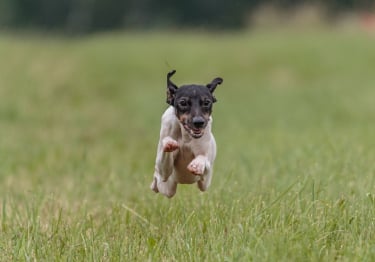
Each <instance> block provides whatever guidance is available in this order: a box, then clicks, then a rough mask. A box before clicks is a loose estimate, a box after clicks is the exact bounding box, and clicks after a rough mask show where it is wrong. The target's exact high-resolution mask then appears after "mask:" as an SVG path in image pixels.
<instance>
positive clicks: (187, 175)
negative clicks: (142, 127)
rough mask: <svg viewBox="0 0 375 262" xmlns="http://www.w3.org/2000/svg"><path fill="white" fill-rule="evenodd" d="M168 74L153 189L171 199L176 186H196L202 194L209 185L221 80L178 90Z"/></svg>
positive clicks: (170, 73)
mask: <svg viewBox="0 0 375 262" xmlns="http://www.w3.org/2000/svg"><path fill="white" fill-rule="evenodd" d="M175 72H176V70H173V71H171V72H169V73H168V75H167V103H168V104H169V105H170V106H169V107H168V109H167V110H166V111H165V112H164V114H163V116H162V118H161V130H160V140H159V144H158V149H157V156H156V164H155V173H154V179H153V181H152V184H151V189H152V190H153V191H155V192H156V193H158V192H160V193H162V194H163V195H165V196H167V197H169V198H171V197H173V196H174V195H175V194H176V190H177V184H193V183H197V185H198V188H199V189H200V190H201V191H206V190H207V188H208V187H209V186H210V183H211V178H212V169H213V164H214V161H215V157H216V142H215V138H214V136H213V134H212V133H211V125H212V117H211V113H212V105H213V103H215V102H216V98H215V97H214V95H213V92H214V91H215V89H216V87H217V85H219V84H221V83H222V82H223V79H222V78H220V77H217V78H215V79H214V80H212V82H211V83H209V84H207V85H194V84H192V85H183V86H181V87H177V86H176V85H175V84H174V83H173V82H172V81H171V79H170V78H171V76H172V75H174V73H175Z"/></svg>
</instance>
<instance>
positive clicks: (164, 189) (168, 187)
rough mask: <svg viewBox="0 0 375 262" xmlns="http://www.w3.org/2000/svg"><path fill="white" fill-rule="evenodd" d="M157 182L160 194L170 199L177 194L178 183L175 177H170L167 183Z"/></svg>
mask: <svg viewBox="0 0 375 262" xmlns="http://www.w3.org/2000/svg"><path fill="white" fill-rule="evenodd" d="M156 180H157V182H156V185H157V189H158V191H159V192H160V193H162V194H163V195H165V196H166V197H169V198H171V197H173V196H174V195H175V194H176V191H177V182H175V181H174V179H173V177H169V179H168V180H167V181H161V180H158V179H156Z"/></svg>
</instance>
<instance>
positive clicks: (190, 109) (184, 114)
mask: <svg viewBox="0 0 375 262" xmlns="http://www.w3.org/2000/svg"><path fill="white" fill-rule="evenodd" d="M174 73H176V70H173V71H171V72H169V73H168V75H167V103H168V104H170V105H172V106H173V107H174V108H175V111H176V116H177V118H178V119H179V121H180V123H181V124H182V126H183V127H184V129H185V130H186V131H187V132H188V133H189V134H190V136H191V137H193V138H200V137H201V136H203V134H204V130H205V128H206V126H207V123H208V121H209V119H210V115H211V113H212V104H213V103H215V102H216V98H215V97H214V95H213V92H214V91H215V89H216V86H217V85H219V84H221V83H222V82H223V79H222V78H220V77H217V78H215V79H214V80H212V82H211V83H209V84H207V85H183V86H181V87H177V86H176V85H175V84H174V83H173V82H172V81H171V79H170V78H171V76H172V75H174Z"/></svg>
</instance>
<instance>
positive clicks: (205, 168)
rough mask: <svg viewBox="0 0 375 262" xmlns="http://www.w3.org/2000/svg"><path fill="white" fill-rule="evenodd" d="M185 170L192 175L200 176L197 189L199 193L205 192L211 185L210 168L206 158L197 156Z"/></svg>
mask: <svg viewBox="0 0 375 262" xmlns="http://www.w3.org/2000/svg"><path fill="white" fill-rule="evenodd" d="M187 169H188V170H189V171H190V172H191V173H193V174H194V175H197V176H200V177H201V179H200V180H199V181H198V188H199V189H200V190H201V191H206V190H207V188H208V187H209V186H210V184H211V177H212V167H211V164H210V161H209V159H208V158H207V157H206V156H203V155H198V156H197V157H195V158H194V159H193V161H191V162H190V164H189V165H188V167H187Z"/></svg>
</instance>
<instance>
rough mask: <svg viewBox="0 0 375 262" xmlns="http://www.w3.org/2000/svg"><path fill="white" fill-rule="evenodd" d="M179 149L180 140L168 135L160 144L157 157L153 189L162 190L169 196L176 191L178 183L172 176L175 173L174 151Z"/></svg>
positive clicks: (161, 191)
mask: <svg viewBox="0 0 375 262" xmlns="http://www.w3.org/2000/svg"><path fill="white" fill-rule="evenodd" d="M177 149H178V142H177V141H176V140H174V139H173V138H171V137H169V136H167V137H165V138H163V139H162V140H161V141H160V143H159V146H158V153H157V157H156V165H155V173H154V180H153V182H152V184H151V189H152V190H154V191H155V192H160V193H162V194H163V195H165V196H167V197H172V196H174V194H175V193H176V189H177V183H176V182H175V181H174V180H173V178H172V177H171V175H172V173H173V162H174V153H173V152H174V151H175V150H177Z"/></svg>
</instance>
